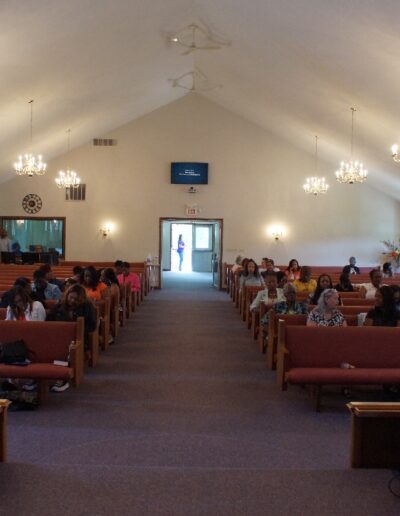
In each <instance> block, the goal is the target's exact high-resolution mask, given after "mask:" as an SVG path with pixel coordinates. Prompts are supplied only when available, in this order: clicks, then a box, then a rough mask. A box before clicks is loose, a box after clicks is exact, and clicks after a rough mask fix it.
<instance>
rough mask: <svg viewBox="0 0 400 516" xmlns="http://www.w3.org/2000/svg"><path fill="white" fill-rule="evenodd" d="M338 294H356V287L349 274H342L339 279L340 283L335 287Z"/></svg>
mask: <svg viewBox="0 0 400 516" xmlns="http://www.w3.org/2000/svg"><path fill="white" fill-rule="evenodd" d="M335 289H336V290H337V291H338V292H354V287H353V285H352V283H351V281H350V275H349V273H348V272H342V274H341V275H340V277H339V283H338V284H337V285H336V286H335Z"/></svg>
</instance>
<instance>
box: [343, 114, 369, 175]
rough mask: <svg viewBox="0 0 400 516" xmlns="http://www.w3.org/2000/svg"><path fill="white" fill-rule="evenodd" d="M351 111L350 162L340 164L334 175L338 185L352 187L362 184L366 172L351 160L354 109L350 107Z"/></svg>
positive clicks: (356, 162) (360, 164)
mask: <svg viewBox="0 0 400 516" xmlns="http://www.w3.org/2000/svg"><path fill="white" fill-rule="evenodd" d="M350 109H351V153H350V161H349V162H347V163H345V162H344V161H342V162H341V163H340V168H339V170H336V172H335V175H336V179H337V180H338V181H339V183H348V184H349V185H352V184H353V183H356V182H357V183H363V182H364V181H365V180H366V179H367V175H368V170H366V169H364V166H363V164H362V163H360V162H359V161H354V160H353V132H354V113H355V111H356V108H354V107H352V108H350Z"/></svg>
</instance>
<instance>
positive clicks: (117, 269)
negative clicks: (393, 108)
mask: <svg viewBox="0 0 400 516" xmlns="http://www.w3.org/2000/svg"><path fill="white" fill-rule="evenodd" d="M123 267H124V262H123V261H122V260H116V261H115V262H114V269H115V274H116V275H117V276H118V275H119V274H122V269H123Z"/></svg>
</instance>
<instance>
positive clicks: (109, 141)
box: [93, 138, 117, 147]
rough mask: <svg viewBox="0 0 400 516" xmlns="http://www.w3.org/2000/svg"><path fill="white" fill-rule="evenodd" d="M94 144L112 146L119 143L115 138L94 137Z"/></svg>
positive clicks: (96, 145)
mask: <svg viewBox="0 0 400 516" xmlns="http://www.w3.org/2000/svg"><path fill="white" fill-rule="evenodd" d="M93 145H94V146H95V147H112V146H114V145H117V140H114V139H113V138H93Z"/></svg>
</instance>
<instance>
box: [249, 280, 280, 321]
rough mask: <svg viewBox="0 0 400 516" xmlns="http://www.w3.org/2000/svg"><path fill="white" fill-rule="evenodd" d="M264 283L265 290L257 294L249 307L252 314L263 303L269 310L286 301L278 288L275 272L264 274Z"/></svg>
mask: <svg viewBox="0 0 400 516" xmlns="http://www.w3.org/2000/svg"><path fill="white" fill-rule="evenodd" d="M264 281H265V286H266V288H265V289H264V290H260V291H259V292H258V293H257V296H256V297H255V299H254V301H253V302H252V303H251V305H250V310H251V311H252V312H254V311H255V310H258V308H259V306H260V304H261V303H264V304H265V305H266V306H267V307H268V308H270V307H271V306H272V305H273V304H275V303H280V302H281V301H286V298H285V295H284V293H283V290H282V289H281V288H278V280H277V277H276V272H273V271H267V272H265V273H264Z"/></svg>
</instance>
